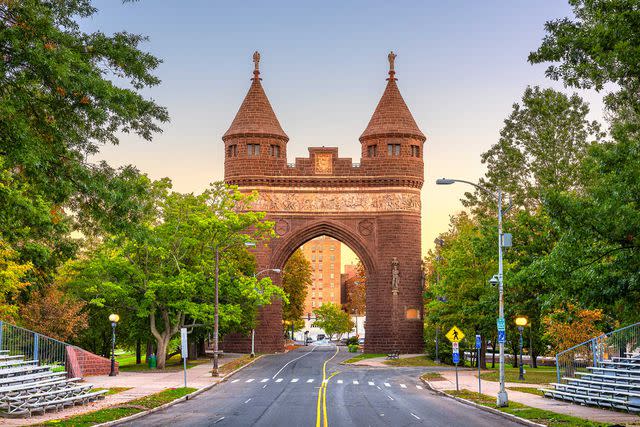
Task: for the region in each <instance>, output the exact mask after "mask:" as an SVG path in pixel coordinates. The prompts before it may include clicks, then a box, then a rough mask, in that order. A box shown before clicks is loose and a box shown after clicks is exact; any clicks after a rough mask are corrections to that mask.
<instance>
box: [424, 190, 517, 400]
mask: <svg viewBox="0 0 640 427" xmlns="http://www.w3.org/2000/svg"><path fill="white" fill-rule="evenodd" d="M456 182H462V183H464V184H469V185H472V186H474V187H476V188H477V189H478V190H481V191H484V192H485V193H487V194H489V195H491V197H493V198H494V199H495V200H496V202H497V204H498V304H499V308H498V316H499V318H500V319H504V282H503V280H502V278H503V276H502V274H503V269H502V216H503V215H504V214H505V213H506V212H507V211H508V210H509V209H510V208H511V203H509V208H507V209H506V210H505V211H503V210H502V190H501V189H498V190H497V191H496V194H494V193H492V192H491V191H490V190H488V189H486V188H484V187H481V186H480V185H478V184H475V183H473V182H470V181H464V180H461V179H448V178H440V179H437V180H436V184H437V185H451V184H454V183H456ZM499 344H500V391H498V397H497V402H496V403H497V406H498V407H504V406H507V405H508V404H509V399H508V396H507V390H506V388H505V375H504V342H500V343H499Z"/></svg>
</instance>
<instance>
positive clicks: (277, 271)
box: [271, 268, 282, 273]
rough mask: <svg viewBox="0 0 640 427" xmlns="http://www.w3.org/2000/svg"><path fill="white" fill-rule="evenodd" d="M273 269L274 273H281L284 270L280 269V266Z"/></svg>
mask: <svg viewBox="0 0 640 427" xmlns="http://www.w3.org/2000/svg"><path fill="white" fill-rule="evenodd" d="M271 271H273V272H274V273H281V272H282V270H280V269H279V268H274V269H273V270H271Z"/></svg>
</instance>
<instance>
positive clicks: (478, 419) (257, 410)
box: [127, 345, 519, 427]
mask: <svg viewBox="0 0 640 427" xmlns="http://www.w3.org/2000/svg"><path fill="white" fill-rule="evenodd" d="M351 356H352V355H351V354H349V353H347V352H346V351H345V348H344V347H341V348H340V351H339V352H338V351H337V348H336V347H335V346H332V345H330V346H315V347H311V346H310V347H303V348H300V349H298V350H296V351H291V352H289V353H286V354H281V355H271V356H266V357H263V358H261V359H260V360H258V361H257V362H255V363H254V364H252V365H251V366H249V367H247V368H245V369H243V370H241V371H240V372H238V373H237V374H236V375H234V376H233V377H231V378H230V379H229V380H228V381H226V382H224V383H222V384H220V385H218V386H216V387H214V388H212V389H211V390H208V391H206V392H204V393H202V394H200V395H199V396H197V397H195V398H193V399H191V400H189V401H186V402H181V403H178V404H176V405H174V406H172V407H170V408H167V409H165V410H163V411H159V412H156V413H153V414H150V415H148V416H146V417H143V418H139V419H137V420H135V421H134V422H132V423H130V424H127V425H130V426H216V427H223V426H285V427H297V426H316V427H320V426H322V427H328V426H394V427H396V426H413V425H428V426H446V427H456V426H460V427H470V426H491V427H495V426H519V424H516V423H512V422H510V421H508V420H506V419H504V418H502V417H499V416H497V415H493V414H490V413H487V412H484V411H481V410H478V409H475V408H472V407H469V406H467V405H463V404H461V403H459V402H457V401H455V400H453V399H448V398H445V397H441V396H438V395H436V394H435V393H433V392H431V391H429V390H426V389H425V388H424V387H423V384H422V383H421V382H420V380H419V379H418V377H419V375H420V373H422V371H423V369H421V368H368V367H356V366H345V365H340V364H339V362H340V361H342V360H345V359H347V358H349V357H351ZM323 378H324V381H323ZM323 385H324V386H323Z"/></svg>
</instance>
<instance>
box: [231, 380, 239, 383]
mask: <svg viewBox="0 0 640 427" xmlns="http://www.w3.org/2000/svg"><path fill="white" fill-rule="evenodd" d="M238 381H240V380H233V381H231V382H232V383H237V382H238Z"/></svg>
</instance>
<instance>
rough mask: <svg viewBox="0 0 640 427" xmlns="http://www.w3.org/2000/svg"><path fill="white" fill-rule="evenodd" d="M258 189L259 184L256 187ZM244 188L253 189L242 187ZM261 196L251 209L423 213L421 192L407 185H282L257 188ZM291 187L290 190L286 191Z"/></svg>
mask: <svg viewBox="0 0 640 427" xmlns="http://www.w3.org/2000/svg"><path fill="white" fill-rule="evenodd" d="M254 189H256V188H254ZM241 190H242V191H244V190H253V189H249V188H241ZM256 190H257V191H258V200H256V202H254V203H253V206H252V209H254V210H257V211H264V212H269V213H273V212H288V213H305V212H325V213H331V212H335V213H345V212H415V213H418V214H419V213H420V193H419V192H407V189H406V188H402V189H398V191H383V192H371V191H369V192H364V191H362V189H355V188H353V189H344V190H345V191H340V192H337V191H335V189H331V190H334V191H327V189H326V188H325V189H322V188H305V189H304V191H300V189H299V188H289V189H281V188H278V190H285V191H283V192H282V191H277V192H275V191H272V190H271V191H270V189H260V188H257V189H256ZM287 190H288V191H287Z"/></svg>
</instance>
